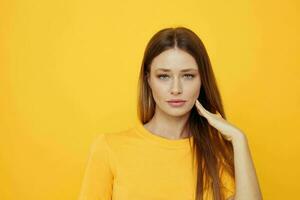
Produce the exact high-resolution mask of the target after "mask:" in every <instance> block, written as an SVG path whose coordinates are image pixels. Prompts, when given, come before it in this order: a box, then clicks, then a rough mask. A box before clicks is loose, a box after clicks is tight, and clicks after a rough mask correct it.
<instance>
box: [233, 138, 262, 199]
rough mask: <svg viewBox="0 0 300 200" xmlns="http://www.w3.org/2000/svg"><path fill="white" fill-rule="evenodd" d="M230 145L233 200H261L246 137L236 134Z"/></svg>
mask: <svg viewBox="0 0 300 200" xmlns="http://www.w3.org/2000/svg"><path fill="white" fill-rule="evenodd" d="M232 144H233V150H234V166H235V183H236V188H235V191H236V192H235V195H234V200H262V199H263V197H262V193H261V191H260V187H259V183H258V179H257V175H256V172H255V168H254V164H253V161H252V158H251V153H250V149H249V146H248V140H247V138H246V136H245V135H244V134H243V133H237V134H236V137H233V138H232ZM228 200H231V198H229V199H228Z"/></svg>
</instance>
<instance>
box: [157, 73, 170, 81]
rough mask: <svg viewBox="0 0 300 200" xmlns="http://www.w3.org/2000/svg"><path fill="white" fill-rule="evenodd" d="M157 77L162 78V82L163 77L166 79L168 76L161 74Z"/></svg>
mask: <svg viewBox="0 0 300 200" xmlns="http://www.w3.org/2000/svg"><path fill="white" fill-rule="evenodd" d="M157 77H158V78H159V79H161V77H164V78H162V80H164V79H165V77H168V75H167V74H161V75H158V76H157Z"/></svg>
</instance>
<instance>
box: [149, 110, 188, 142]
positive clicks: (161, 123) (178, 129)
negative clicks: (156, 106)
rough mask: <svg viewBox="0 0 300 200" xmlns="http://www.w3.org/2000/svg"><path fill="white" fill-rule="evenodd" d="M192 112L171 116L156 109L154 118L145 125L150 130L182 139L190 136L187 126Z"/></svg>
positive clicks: (164, 135) (166, 136) (167, 136)
mask: <svg viewBox="0 0 300 200" xmlns="http://www.w3.org/2000/svg"><path fill="white" fill-rule="evenodd" d="M189 115H190V113H187V114H185V115H182V116H170V115H167V114H166V113H164V112H162V111H161V110H156V111H155V114H154V116H153V118H152V119H151V120H150V121H149V122H147V123H146V124H145V125H144V127H145V128H146V129H148V130H149V131H150V132H152V133H154V134H156V135H159V136H162V137H165V138H168V139H182V138H187V137H189V133H188V130H187V129H186V128H185V125H186V123H187V120H188V117H189Z"/></svg>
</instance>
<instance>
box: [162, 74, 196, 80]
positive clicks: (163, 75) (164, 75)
mask: <svg viewBox="0 0 300 200" xmlns="http://www.w3.org/2000/svg"><path fill="white" fill-rule="evenodd" d="M185 75H188V76H191V79H193V78H194V77H195V75H193V74H185ZM166 76H168V75H167V74H160V75H157V77H158V78H159V79H160V78H161V77H166Z"/></svg>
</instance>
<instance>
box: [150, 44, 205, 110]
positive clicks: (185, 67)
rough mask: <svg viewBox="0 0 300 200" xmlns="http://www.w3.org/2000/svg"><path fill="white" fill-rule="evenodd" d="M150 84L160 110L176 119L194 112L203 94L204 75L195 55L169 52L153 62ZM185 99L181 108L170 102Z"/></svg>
mask: <svg viewBox="0 0 300 200" xmlns="http://www.w3.org/2000/svg"><path fill="white" fill-rule="evenodd" d="M150 67H151V70H150V71H151V73H150V76H148V83H149V85H150V87H151V89H152V94H153V98H154V100H155V103H156V109H160V110H161V111H162V112H164V113H166V114H168V115H172V116H182V115H185V114H187V113H189V112H190V110H191V109H192V108H193V106H194V104H195V101H196V99H197V98H198V96H199V93H200V86H201V80H200V73H199V71H198V66H197V63H196V61H195V59H194V57H193V56H191V55H190V54H188V53H187V52H185V51H183V50H180V49H178V48H176V49H169V50H166V51H164V52H162V53H161V54H159V55H158V56H156V57H155V58H154V59H153V61H152V63H151V66H150ZM172 99H180V100H184V101H185V103H184V104H183V105H181V106H176V105H175V106H174V104H173V106H172V105H171V104H170V103H168V101H170V100H172Z"/></svg>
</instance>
